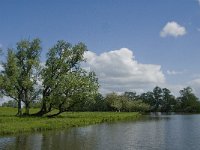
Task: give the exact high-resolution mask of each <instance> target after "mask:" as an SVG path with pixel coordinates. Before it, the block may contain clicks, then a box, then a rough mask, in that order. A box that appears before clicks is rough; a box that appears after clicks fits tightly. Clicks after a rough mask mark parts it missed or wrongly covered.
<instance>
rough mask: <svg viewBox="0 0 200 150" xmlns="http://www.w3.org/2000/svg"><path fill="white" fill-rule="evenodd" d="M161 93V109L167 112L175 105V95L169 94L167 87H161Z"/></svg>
mask: <svg viewBox="0 0 200 150" xmlns="http://www.w3.org/2000/svg"><path fill="white" fill-rule="evenodd" d="M162 91H163V95H162V106H161V111H163V112H169V111H173V107H174V106H175V105H176V100H175V97H174V96H173V95H172V94H171V91H170V90H169V89H167V88H163V89H162Z"/></svg>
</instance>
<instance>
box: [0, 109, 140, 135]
mask: <svg viewBox="0 0 200 150" xmlns="http://www.w3.org/2000/svg"><path fill="white" fill-rule="evenodd" d="M32 111H35V110H32ZM15 113H16V109H15V108H3V107H0V136H6V135H16V134H21V133H34V132H42V131H48V130H58V129H59V130H60V129H68V128H72V127H80V126H86V125H93V124H99V123H104V122H115V121H122V120H138V119H140V118H141V117H142V114H140V113H138V112H65V113H63V114H61V115H59V116H57V117H55V118H47V117H16V116H14V115H15Z"/></svg>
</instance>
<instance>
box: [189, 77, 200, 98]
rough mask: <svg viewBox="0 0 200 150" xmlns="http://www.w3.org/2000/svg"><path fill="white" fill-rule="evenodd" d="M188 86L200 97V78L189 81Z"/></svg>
mask: <svg viewBox="0 0 200 150" xmlns="http://www.w3.org/2000/svg"><path fill="white" fill-rule="evenodd" d="M189 86H191V87H192V88H193V89H194V92H195V94H196V95H197V96H198V97H200V78H196V79H193V80H192V81H190V82H189Z"/></svg>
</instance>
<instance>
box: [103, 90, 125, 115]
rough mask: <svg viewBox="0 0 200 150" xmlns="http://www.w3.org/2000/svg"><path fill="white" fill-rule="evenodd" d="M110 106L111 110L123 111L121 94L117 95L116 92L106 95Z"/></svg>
mask: <svg viewBox="0 0 200 150" xmlns="http://www.w3.org/2000/svg"><path fill="white" fill-rule="evenodd" d="M105 100H106V102H107V104H108V106H109V107H110V108H111V110H114V111H119V112H120V111H121V109H122V106H123V105H122V99H121V97H120V96H119V95H117V94H116V93H114V92H113V93H110V94H108V95H106V98H105Z"/></svg>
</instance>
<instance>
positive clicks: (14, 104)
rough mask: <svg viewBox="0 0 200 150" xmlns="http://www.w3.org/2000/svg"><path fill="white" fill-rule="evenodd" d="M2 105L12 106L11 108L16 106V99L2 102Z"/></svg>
mask: <svg viewBox="0 0 200 150" xmlns="http://www.w3.org/2000/svg"><path fill="white" fill-rule="evenodd" d="M2 107H13V108H17V101H15V100H9V101H8V102H4V103H3V104H2Z"/></svg>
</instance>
